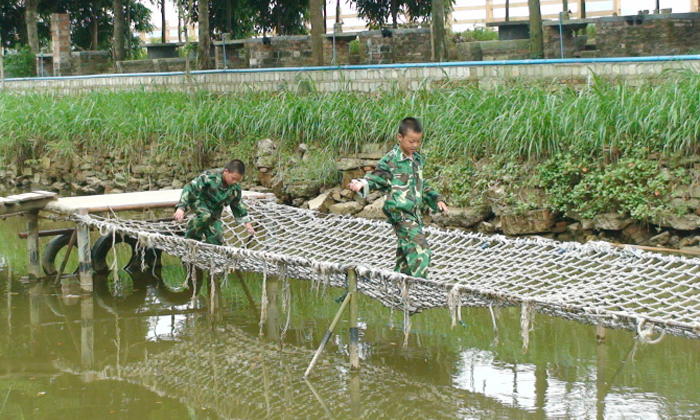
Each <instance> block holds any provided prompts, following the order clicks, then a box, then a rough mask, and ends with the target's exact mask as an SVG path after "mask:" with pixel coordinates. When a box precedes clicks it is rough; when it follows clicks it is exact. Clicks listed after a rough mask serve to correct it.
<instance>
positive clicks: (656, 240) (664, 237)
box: [649, 231, 671, 246]
mask: <svg viewBox="0 0 700 420" xmlns="http://www.w3.org/2000/svg"><path fill="white" fill-rule="evenodd" d="M670 240H671V233H670V232H668V231H665V232H661V233H660V234H658V235H656V236H653V237H651V238H650V239H649V243H650V244H652V245H654V246H659V245H666V244H667V243H668V242H669V241H670Z"/></svg>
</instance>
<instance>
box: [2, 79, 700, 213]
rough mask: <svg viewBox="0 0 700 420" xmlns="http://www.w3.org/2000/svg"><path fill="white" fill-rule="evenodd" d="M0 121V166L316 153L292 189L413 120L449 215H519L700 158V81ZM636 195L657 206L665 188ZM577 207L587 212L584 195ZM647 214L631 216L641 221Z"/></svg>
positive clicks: (46, 105)
mask: <svg viewBox="0 0 700 420" xmlns="http://www.w3.org/2000/svg"><path fill="white" fill-rule="evenodd" d="M0 115H2V119H1V120H0V155H1V156H2V162H1V164H2V165H7V164H9V163H10V162H18V163H20V164H21V163H22V162H23V161H25V160H27V159H39V158H41V157H43V156H56V157H59V156H62V157H68V156H73V155H78V156H82V155H90V154H100V153H105V151H108V152H109V153H110V154H112V155H119V156H122V157H124V158H126V159H127V160H129V161H132V162H139V161H141V160H142V159H144V156H149V157H154V156H160V157H161V158H165V159H168V160H176V161H181V162H183V164H184V165H189V166H197V165H200V166H206V165H207V157H208V156H211V155H212V154H214V153H216V152H221V151H223V152H226V153H228V154H230V155H235V156H238V157H241V158H243V159H245V160H247V161H249V162H251V161H252V160H253V158H254V153H255V144H256V142H257V141H258V140H260V139H263V138H272V139H274V140H276V141H278V142H279V143H280V145H281V154H282V155H283V156H284V154H285V153H286V154H291V153H292V150H293V149H294V148H295V147H296V146H297V145H298V144H299V143H306V144H307V145H309V146H310V147H311V150H312V151H314V159H312V162H313V163H312V164H308V165H307V166H306V167H304V166H303V165H302V166H297V167H295V171H296V176H299V174H302V175H303V174H305V173H308V177H309V178H311V179H315V180H317V181H318V182H321V183H323V182H328V183H330V182H333V181H334V180H337V173H336V172H335V170H334V167H333V161H334V159H335V158H336V157H337V156H338V155H340V154H342V153H346V152H353V151H356V150H358V149H359V147H360V145H361V144H363V143H365V142H373V143H385V142H393V139H394V135H395V131H396V125H397V122H398V121H399V120H400V119H401V118H403V117H405V116H409V115H412V116H417V117H418V118H420V119H421V120H422V121H423V123H424V125H425V128H426V136H425V145H424V152H425V154H426V155H428V157H429V163H430V165H431V171H430V175H431V176H432V177H434V178H435V179H436V180H438V181H439V183H440V184H441V187H442V188H443V189H445V190H447V191H448V193H450V195H451V196H452V199H453V200H454V201H456V202H457V203H464V204H467V203H469V202H472V201H474V200H477V199H478V196H479V195H481V196H483V194H482V193H484V192H485V191H486V189H487V188H491V187H493V184H494V183H500V184H503V185H506V186H507V185H511V184H513V185H515V186H516V188H515V189H516V190H517V191H518V193H519V196H518V195H517V194H516V195H514V196H513V197H511V198H512V199H513V200H515V201H518V200H520V201H523V200H524V197H522V192H523V188H522V187H523V185H526V184H527V185H528V186H533V187H543V188H545V189H547V188H548V189H549V190H556V191H559V192H560V193H561V191H563V190H565V189H566V188H569V187H573V186H575V185H578V184H579V183H580V182H581V180H582V179H583V178H585V177H587V176H588V175H590V174H593V173H598V174H599V175H600V176H601V177H603V178H605V173H606V171H607V170H609V169H610V168H612V167H616V165H620V162H622V165H623V166H624V167H628V168H629V167H631V168H633V170H630V171H628V172H630V174H626V175H624V176H620V177H618V178H620V179H621V181H620V182H627V183H628V184H629V182H630V181H629V180H626V179H625V177H626V176H628V175H629V176H632V177H633V178H634V177H635V176H634V172H635V171H634V168H638V167H639V166H640V165H641V164H640V162H648V161H649V157H653V156H657V157H658V159H659V160H657V161H656V163H654V164H652V165H651V166H649V165H647V166H644V170H643V171H641V172H643V173H644V175H645V176H649V175H654V174H655V173H656V172H661V171H660V170H659V168H660V167H661V166H664V165H666V166H667V165H669V162H671V161H674V160H678V159H683V158H691V157H692V156H695V154H696V152H697V151H698V139H699V138H700V118H698V117H697V116H698V115H700V75H698V74H694V73H690V72H669V73H667V74H666V75H665V77H664V80H661V81H660V82H659V83H657V84H653V85H652V84H648V85H644V86H640V87H631V86H627V85H624V84H617V83H614V82H609V81H603V80H594V81H593V82H592V83H591V85H590V86H588V87H586V88H584V89H582V90H575V89H572V88H568V87H565V86H560V85H541V84H532V85H530V84H511V85H506V86H502V87H499V88H495V89H491V90H482V89H479V88H478V87H473V86H465V87H460V88H452V89H434V90H418V91H413V92H403V91H391V92H384V93H377V94H364V93H356V92H333V93H309V94H305V95H296V94H292V93H289V92H278V93H256V92H250V93H247V94H235V95H234V94H230V95H229V94H213V93H206V92H199V93H196V94H187V93H177V92H168V91H163V92H157V93H153V92H116V93H113V92H105V93H88V94H76V95H71V96H57V95H52V94H39V93H36V94H33V93H29V94H24V95H16V94H0ZM282 160H283V159H282ZM652 160H653V159H652ZM670 165H671V167H673V168H675V167H676V166H674V165H675V164H670ZM686 166H687V165H686ZM577 168H578V169H577ZM562 174H564V175H562ZM559 175H562V176H563V178H562V177H561V176H559ZM680 175H682V176H685V175H684V174H680ZM642 181H643V180H639V182H642ZM655 181H659V182H661V181H663V180H655ZM634 182H637V181H634ZM634 182H633V183H634ZM572 183H573V184H575V185H570V184H572ZM557 188H558V189H557ZM601 188H605V187H601ZM640 188H641V189H644V190H645V191H644V194H647V193H649V192H651V193H654V191H655V192H656V194H657V196H658V195H659V191H658V188H659V187H658V185H652V186H647V185H646V184H645V185H642V186H640ZM650 189H651V190H650ZM647 190H649V191H647ZM652 190H654V191H652ZM652 197H653V195H652ZM565 198H566V199H567V200H569V199H574V198H575V197H565ZM575 199H576V200H579V201H580V202H581V203H583V202H585V201H586V200H587V199H586V198H585V194H583V195H581V197H578V198H575ZM524 201H525V202H526V203H525V205H524V206H523V209H526V208H527V207H528V206H529V204H527V201H528V200H526V199H525V200H524ZM530 201H533V203H531V204H532V205H537V203H536V201H537V200H534V199H533V200H530ZM560 201H561V200H560ZM550 204H551V206H559V207H566V203H565V202H555V203H550ZM601 206H602V207H605V206H606V204H605V203H603V204H601ZM599 207H600V206H599ZM628 207H629V206H628ZM623 210H625V211H628V212H630V209H628V208H625V209H623ZM651 212H652V211H651V210H650V209H646V210H644V211H637V213H639V214H640V217H641V215H642V213H643V214H644V216H649V214H650V213H651Z"/></svg>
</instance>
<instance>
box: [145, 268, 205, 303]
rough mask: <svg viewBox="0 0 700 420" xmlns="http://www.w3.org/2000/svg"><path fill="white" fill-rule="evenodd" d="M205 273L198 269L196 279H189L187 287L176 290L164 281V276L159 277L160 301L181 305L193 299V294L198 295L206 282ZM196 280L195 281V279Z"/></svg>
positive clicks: (157, 293)
mask: <svg viewBox="0 0 700 420" xmlns="http://www.w3.org/2000/svg"><path fill="white" fill-rule="evenodd" d="M204 277H205V276H204V273H202V272H201V271H200V270H197V272H196V274H195V278H194V279H191V278H190V279H188V280H187V286H188V288H187V289H184V290H180V291H175V290H172V289H170V288H169V287H168V286H166V284H165V282H164V281H163V278H162V276H161V277H160V278H159V279H158V285H157V287H156V295H157V296H158V301H159V302H160V303H163V304H166V305H171V306H179V305H184V304H186V303H188V302H190V301H191V300H192V296H193V295H194V296H197V295H198V294H199V291H200V290H201V288H202V285H203V284H204ZM193 280H194V281H193Z"/></svg>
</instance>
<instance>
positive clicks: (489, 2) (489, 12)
mask: <svg viewBox="0 0 700 420" xmlns="http://www.w3.org/2000/svg"><path fill="white" fill-rule="evenodd" d="M488 22H493V0H486V23H488Z"/></svg>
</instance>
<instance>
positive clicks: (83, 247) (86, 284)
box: [76, 211, 93, 293]
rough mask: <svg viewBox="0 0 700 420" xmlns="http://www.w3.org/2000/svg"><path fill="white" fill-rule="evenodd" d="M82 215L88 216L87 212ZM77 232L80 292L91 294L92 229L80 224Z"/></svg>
mask: <svg viewBox="0 0 700 420" xmlns="http://www.w3.org/2000/svg"><path fill="white" fill-rule="evenodd" d="M81 214H87V212H82V211H81ZM76 230H77V231H78V237H77V241H78V260H79V267H78V274H79V277H80V290H81V291H83V292H86V293H90V292H92V290H93V285H92V256H91V251H92V248H91V246H90V228H89V227H88V225H87V224H85V223H79V224H78V226H77V227H76Z"/></svg>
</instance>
